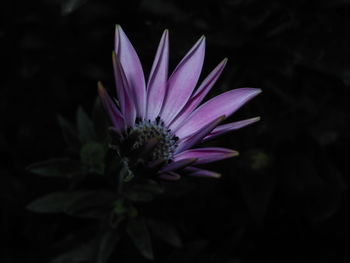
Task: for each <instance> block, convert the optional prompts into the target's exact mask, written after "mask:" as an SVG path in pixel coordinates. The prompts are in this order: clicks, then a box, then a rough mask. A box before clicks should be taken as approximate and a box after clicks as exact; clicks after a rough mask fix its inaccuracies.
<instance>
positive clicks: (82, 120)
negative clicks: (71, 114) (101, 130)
mask: <svg viewBox="0 0 350 263" xmlns="http://www.w3.org/2000/svg"><path fill="white" fill-rule="evenodd" d="M77 127H78V133H79V139H80V141H81V142H82V143H86V142H89V141H93V140H95V139H96V135H95V130H94V126H93V123H92V121H91V119H90V118H89V116H88V115H87V114H86V112H85V111H84V110H83V108H82V107H79V108H78V111H77Z"/></svg>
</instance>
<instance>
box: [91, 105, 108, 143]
mask: <svg viewBox="0 0 350 263" xmlns="http://www.w3.org/2000/svg"><path fill="white" fill-rule="evenodd" d="M92 122H93V124H94V129H95V133H96V137H97V139H98V140H99V141H105V140H106V138H107V137H108V126H109V125H108V119H107V115H106V112H105V111H104V109H103V107H102V104H101V100H100V98H97V99H96V101H95V104H94V108H93V110H92Z"/></svg>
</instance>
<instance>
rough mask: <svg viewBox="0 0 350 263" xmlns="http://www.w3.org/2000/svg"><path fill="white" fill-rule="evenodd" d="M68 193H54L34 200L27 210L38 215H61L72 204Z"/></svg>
mask: <svg viewBox="0 0 350 263" xmlns="http://www.w3.org/2000/svg"><path fill="white" fill-rule="evenodd" d="M71 197H72V195H71V194H70V193H64V192H56V193H52V194H49V195H46V196H44V197H41V198H39V199H36V200H34V201H33V202H31V203H30V204H29V205H27V209H29V210H31V211H33V212H38V213H61V212H64V210H65V208H66V206H67V205H68V204H69V203H71V202H72V199H71Z"/></svg>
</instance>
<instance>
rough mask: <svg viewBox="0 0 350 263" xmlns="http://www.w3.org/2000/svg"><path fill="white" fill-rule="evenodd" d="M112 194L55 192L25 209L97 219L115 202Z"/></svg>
mask: <svg viewBox="0 0 350 263" xmlns="http://www.w3.org/2000/svg"><path fill="white" fill-rule="evenodd" d="M115 198H116V197H115V195H114V193H112V192H106V191H79V192H72V193H65V192H56V193H52V194H49V195H46V196H44V197H42V198H39V199H36V200H34V201H33V202H31V203H30V204H29V205H28V206H27V209H29V210H31V211H33V212H38V213H66V214H68V215H71V216H77V217H85V218H99V217H101V216H102V215H103V210H104V209H106V208H107V207H108V206H109V205H111V204H112V202H113V201H114V200H115Z"/></svg>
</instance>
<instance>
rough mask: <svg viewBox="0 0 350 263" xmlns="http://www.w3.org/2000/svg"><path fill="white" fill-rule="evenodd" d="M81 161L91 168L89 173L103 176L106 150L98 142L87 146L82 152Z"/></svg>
mask: <svg viewBox="0 0 350 263" xmlns="http://www.w3.org/2000/svg"><path fill="white" fill-rule="evenodd" d="M80 157H81V161H82V162H83V163H84V164H86V165H87V166H88V168H89V171H88V172H92V173H93V172H96V173H98V174H103V171H104V157H105V149H104V147H103V145H101V144H100V143H97V142H89V143H87V144H85V145H84V146H83V147H82V149H81V152H80Z"/></svg>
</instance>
